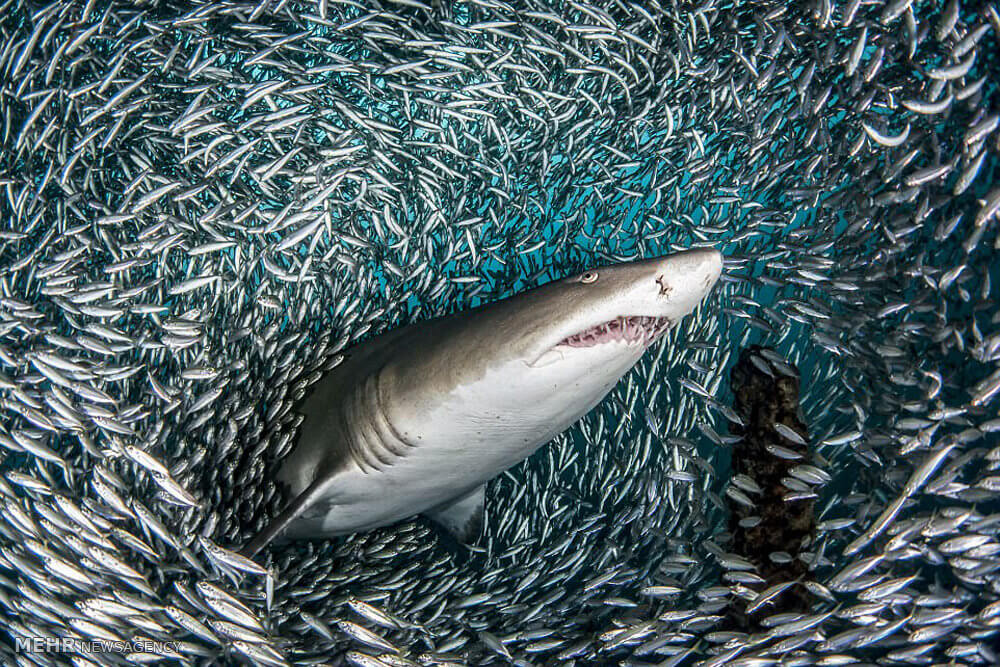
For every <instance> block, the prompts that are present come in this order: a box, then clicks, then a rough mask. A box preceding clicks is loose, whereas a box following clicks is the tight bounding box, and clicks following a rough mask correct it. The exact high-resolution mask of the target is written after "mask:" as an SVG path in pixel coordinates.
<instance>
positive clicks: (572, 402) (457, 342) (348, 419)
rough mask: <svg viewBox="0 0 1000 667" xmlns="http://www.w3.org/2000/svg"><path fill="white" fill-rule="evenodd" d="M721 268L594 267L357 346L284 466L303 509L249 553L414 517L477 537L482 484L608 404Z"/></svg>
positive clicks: (702, 257)
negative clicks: (278, 542)
mask: <svg viewBox="0 0 1000 667" xmlns="http://www.w3.org/2000/svg"><path fill="white" fill-rule="evenodd" d="M722 269H723V257H722V255H721V254H720V253H719V252H718V251H717V250H715V249H713V248H697V249H689V250H684V251H681V252H677V253H674V254H670V255H665V256H661V257H656V258H648V259H640V260H636V261H630V262H621V263H617V264H610V265H605V266H597V267H594V268H590V269H587V270H585V271H583V272H581V273H577V274H575V275H571V276H568V277H565V278H562V279H558V280H553V281H550V282H548V283H545V284H542V285H540V286H538V287H534V288H532V289H529V290H526V291H524V292H521V293H519V294H515V295H513V296H510V297H508V298H505V299H502V300H497V301H493V302H490V303H487V304H484V305H481V306H479V307H476V308H472V309H469V310H465V311H460V312H456V313H452V314H449V315H445V316H442V317H437V318H433V319H428V320H424V321H419V322H415V323H412V324H409V325H406V326H402V327H399V328H396V329H393V330H390V331H388V332H386V333H383V334H381V335H378V336H375V337H373V338H371V339H370V340H368V341H366V342H363V343H361V344H359V345H356V346H354V347H352V348H350V349H348V350H346V351H345V352H344V353H343V358H342V360H341V362H340V363H339V364H338V365H336V366H335V367H334V368H333V369H332V370H330V371H329V372H328V373H327V374H326V375H325V376H323V377H322V378H321V379H320V380H318V381H317V382H316V383H315V385H314V387H313V388H312V390H311V392H310V393H309V394H307V395H306V397H305V398H304V401H303V403H302V405H301V408H300V410H299V412H300V414H301V415H302V417H303V419H302V422H301V430H300V435H299V438H298V440H297V442H296V444H295V445H294V447H293V448H292V450H291V452H290V453H289V454H288V456H287V457H286V458H285V459H284V460H283V461H281V462H280V465H279V466H278V469H277V474H276V481H277V482H278V483H279V484H280V485H283V486H284V487H285V489H286V490H287V491H288V494H287V497H288V498H290V499H291V500H290V501H289V502H288V503H287V505H286V506H285V507H284V508H283V509H281V511H280V512H279V513H278V514H277V516H275V517H274V518H273V519H272V520H271V521H270V522H269V523H267V524H266V526H265V527H264V529H263V530H262V531H261V532H260V533H259V534H257V535H256V536H255V537H254V538H253V539H252V540H251V541H250V542H249V543H247V544H246V546H245V547H244V548H243V550H242V552H243V554H244V555H247V556H253V555H256V554H257V553H258V552H259V551H260V550H261V549H262V548H264V547H265V546H267V545H268V544H269V543H271V542H272V541H274V540H275V539H276V538H280V539H281V540H282V541H287V540H295V539H320V538H328V537H333V536H337V535H346V534H350V533H355V532H361V531H365V530H370V529H374V528H378V527H381V526H386V525H390V524H393V523H396V522H398V521H401V520H403V519H407V518H410V517H413V516H415V515H418V514H423V515H425V516H427V517H429V518H430V519H432V520H434V521H436V522H437V523H438V524H439V525H441V526H442V527H443V528H444V529H445V530H447V531H448V532H449V533H451V534H452V535H453V536H455V537H456V538H457V539H458V540H459V541H463V542H467V541H469V540H470V539H471V538H474V537H475V536H476V535H478V533H479V532H480V531H481V524H482V520H483V508H484V501H485V487H486V483H487V482H488V481H489V480H490V479H492V478H493V477H495V476H497V475H498V474H500V473H502V472H503V471H504V470H506V469H508V468H510V467H512V466H514V465H516V464H517V463H519V462H521V461H523V460H524V459H526V458H528V457H529V456H531V455H532V454H533V453H534V452H535V451H536V450H538V449H539V448H540V447H541V446H542V445H544V444H546V443H547V442H549V441H550V440H552V439H553V438H554V437H555V436H556V435H558V434H559V433H561V432H562V431H564V430H565V429H567V428H569V427H570V426H572V425H573V424H574V423H575V422H576V421H578V420H579V419H580V418H581V417H583V416H584V415H586V414H587V413H588V412H589V411H590V410H592V409H593V408H594V407H596V406H597V405H598V403H600V402H601V400H602V399H603V398H604V397H605V396H606V395H607V394H608V393H609V392H610V391H611V389H612V388H613V387H614V386H615V385H616V384H617V383H618V381H619V380H620V379H621V378H622V377H623V376H624V375H625V374H626V373H628V371H629V370H630V369H631V368H632V367H633V366H634V365H635V364H636V362H638V361H639V359H640V358H641V357H642V355H643V353H644V352H645V351H646V350H647V349H648V348H649V347H650V346H651V345H653V344H654V343H656V342H657V341H658V340H660V338H661V337H662V336H663V335H664V333H665V332H666V331H667V330H668V329H669V328H670V327H672V326H675V325H676V324H677V323H678V321H679V320H680V319H681V318H683V317H684V316H686V315H688V314H689V313H691V312H692V311H693V310H694V309H695V308H696V307H697V306H698V304H699V303H701V302H702V301H703V300H704V299H705V298H706V296H707V295H708V294H709V293H710V292H711V290H712V288H713V286H714V285H715V284H716V282H717V281H718V279H719V277H720V275H721V273H722Z"/></svg>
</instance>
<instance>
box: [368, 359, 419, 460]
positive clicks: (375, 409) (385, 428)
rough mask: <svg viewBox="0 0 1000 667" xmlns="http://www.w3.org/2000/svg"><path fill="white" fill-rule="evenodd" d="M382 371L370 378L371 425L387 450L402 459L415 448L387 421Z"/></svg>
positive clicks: (390, 421)
mask: <svg viewBox="0 0 1000 667" xmlns="http://www.w3.org/2000/svg"><path fill="white" fill-rule="evenodd" d="M384 370H385V369H384V368H382V369H379V371H378V372H377V373H375V374H373V376H372V377H373V378H374V382H375V395H374V396H373V397H372V400H373V405H372V423H373V424H374V425H375V430H376V431H377V432H378V433H379V435H380V436H381V439H382V441H383V442H385V443H387V447H388V449H389V450H390V451H391V452H392V453H393V454H395V455H396V456H397V457H402V456H406V454H407V450H408V449H410V448H412V447H416V444H415V443H412V442H407V440H406V439H405V438H403V436H402V435H401V434H400V433H399V431H398V430H397V429H396V426H395V424H393V423H392V420H391V419H389V413H388V412H386V411H385V408H384V407H383V406H384V405H385V400H384V399H383V397H382V373H383V371H384Z"/></svg>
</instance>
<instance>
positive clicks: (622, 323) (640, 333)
mask: <svg viewBox="0 0 1000 667" xmlns="http://www.w3.org/2000/svg"><path fill="white" fill-rule="evenodd" d="M669 328H670V320H669V319H668V318H666V317H644V316H636V315H632V316H628V317H618V318H616V319H613V320H611V321H609V322H605V323H604V324H598V325H597V326H593V327H590V328H589V329H586V330H585V331H581V332H580V333H577V334H573V335H572V336H568V337H566V338H563V339H562V340H561V341H559V345H565V346H567V347H593V346H595V345H600V344H602V343H613V342H624V343H638V344H641V345H643V346H647V345H649V344H650V343H652V342H653V341H655V340H656V339H657V338H659V337H660V335H662V334H663V333H664V332H665V331H666V330H667V329H669Z"/></svg>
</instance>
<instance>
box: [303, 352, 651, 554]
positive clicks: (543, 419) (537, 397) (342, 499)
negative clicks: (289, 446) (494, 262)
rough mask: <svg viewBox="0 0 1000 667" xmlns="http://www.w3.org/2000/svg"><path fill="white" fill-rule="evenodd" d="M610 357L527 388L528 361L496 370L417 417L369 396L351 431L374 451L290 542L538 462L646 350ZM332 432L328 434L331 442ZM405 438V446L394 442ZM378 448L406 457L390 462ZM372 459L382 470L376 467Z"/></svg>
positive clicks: (425, 505)
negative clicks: (379, 454) (538, 456)
mask: <svg viewBox="0 0 1000 667" xmlns="http://www.w3.org/2000/svg"><path fill="white" fill-rule="evenodd" d="M608 352H609V351H608V350H601V349H597V348H595V349H594V350H593V351H592V352H589V354H591V355H592V356H593V359H591V360H589V363H588V364H587V365H586V366H585V367H586V368H587V369H588V372H587V373H583V374H572V373H571V374H566V373H565V372H556V369H557V368H558V367H553V372H552V373H550V374H549V375H547V376H546V377H544V379H543V380H542V382H539V381H538V380H539V377H538V374H537V373H536V374H534V375H533V376H532V378H531V382H527V381H526V379H525V377H526V374H525V373H524V371H523V370H522V369H521V368H518V366H517V364H520V362H516V363H515V364H512V365H511V366H501V367H498V368H495V369H491V370H490V371H489V372H487V373H486V374H484V375H483V377H482V378H480V379H479V380H478V381H476V382H473V383H469V384H467V385H465V386H462V387H458V388H456V389H454V390H453V391H451V392H450V393H449V394H448V395H447V396H444V397H441V398H440V400H437V401H434V407H433V408H431V409H429V410H419V411H414V412H413V413H410V414H406V411H405V409H404V408H401V407H400V406H398V405H396V404H394V403H393V401H392V400H391V397H388V398H387V397H385V396H381V399H382V400H378V397H380V394H379V392H378V391H377V390H372V389H369V390H367V391H365V390H362V391H361V392H360V393H361V395H362V396H364V397H367V398H369V399H370V400H368V401H367V402H365V403H364V405H360V406H359V405H358V403H357V402H352V401H347V404H348V405H351V404H352V403H353V404H354V405H355V406H358V407H357V409H354V410H348V411H347V412H346V414H345V422H344V429H343V431H344V436H346V437H347V438H350V439H353V440H354V441H355V442H354V444H353V445H352V447H351V449H352V450H353V451H358V450H359V449H360V448H367V449H368V450H369V451H367V452H362V453H361V454H360V455H356V456H354V457H352V460H351V463H350V464H349V465H348V466H346V467H345V468H343V469H342V470H340V471H339V472H338V473H337V474H336V475H334V476H333V477H332V478H331V480H330V483H329V484H328V485H327V487H326V489H325V492H324V493H323V495H322V496H321V497H320V498H318V499H317V500H316V502H315V503H314V504H313V505H312V506H311V507H310V508H309V509H308V510H306V511H305V512H304V513H303V514H302V516H300V517H299V518H297V519H296V520H295V522H294V523H292V524H291V525H290V526H289V529H288V536H289V537H293V538H296V537H298V538H309V537H326V536H335V535H344V534H350V533H354V532H358V531H363V530H370V529H373V528H378V527H380V526H385V525H388V524H391V523H394V522H396V521H399V520H402V519H405V518H408V517H412V516H414V515H416V514H420V513H422V512H426V511H428V510H431V509H433V508H435V507H438V506H440V505H442V504H445V503H448V502H450V501H453V500H454V499H456V498H460V497H462V496H464V495H465V494H467V493H469V492H470V491H472V490H473V489H476V488H477V487H479V486H480V485H482V484H484V483H485V482H487V481H489V480H490V479H492V478H493V477H495V476H497V475H498V474H500V473H501V472H503V471H504V470H506V469H508V468H510V467H512V466H514V465H516V464H518V463H519V462H521V461H523V460H524V459H526V458H528V457H529V456H531V454H533V453H534V452H535V451H536V450H537V449H538V448H539V447H541V446H542V445H544V444H545V443H546V442H548V441H549V440H551V439H552V438H553V437H555V436H556V435H557V434H558V433H560V432H562V431H563V430H565V429H566V428H567V427H569V426H570V425H572V424H573V423H574V422H576V421H577V420H578V419H579V418H580V417H581V416H583V415H584V414H586V413H587V412H589V411H590V410H591V409H592V408H593V407H594V406H595V405H596V404H597V403H599V402H600V401H601V399H603V398H604V396H606V395H607V393H608V392H609V391H610V390H611V389H612V388H613V387H614V385H615V384H616V383H617V382H618V380H619V379H620V377H621V376H622V375H624V374H625V373H626V372H628V370H629V369H630V368H631V367H632V366H633V365H634V364H635V362H636V361H637V360H638V358H639V356H641V353H642V350H641V349H638V348H637V349H636V350H635V351H634V354H626V355H622V354H621V350H616V351H615V352H616V354H614V355H610V354H608ZM518 385H520V386H518ZM512 386H514V387H515V389H516V390H515V391H511V388H512ZM387 424H392V427H391V428H390V427H388V426H387ZM331 432H332V431H331V430H329V429H328V430H327V431H326V432H325V436H326V437H330V433H331ZM404 434H405V437H404ZM344 436H341V437H344ZM313 437H323V436H322V435H320V434H319V433H317V434H316V435H314V436H313ZM334 437H336V436H334ZM397 438H401V439H404V440H405V442H403V443H400V442H386V441H387V440H390V441H394V440H396V439H397ZM300 444H301V443H300ZM313 448H316V449H323V448H322V447H315V446H314V447H313ZM310 449H312V448H310ZM374 450H378V451H379V452H385V451H392V452H401V454H400V455H398V456H394V457H391V458H389V459H388V460H385V457H382V460H380V459H379V458H378V457H377V456H376V454H377V452H374ZM372 461H376V462H377V465H375V466H372V465H369V463H370V462H372Z"/></svg>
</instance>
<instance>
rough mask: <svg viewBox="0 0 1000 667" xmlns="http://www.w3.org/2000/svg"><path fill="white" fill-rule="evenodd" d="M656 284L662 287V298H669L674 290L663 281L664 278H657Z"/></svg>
mask: <svg viewBox="0 0 1000 667" xmlns="http://www.w3.org/2000/svg"><path fill="white" fill-rule="evenodd" d="M656 284H657V285H659V286H660V296H669V295H670V292H671V291H673V288H672V287H671V286H670V285H668V284H667V281H666V280H664V279H663V276H662V275H661V276H657V277H656Z"/></svg>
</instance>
